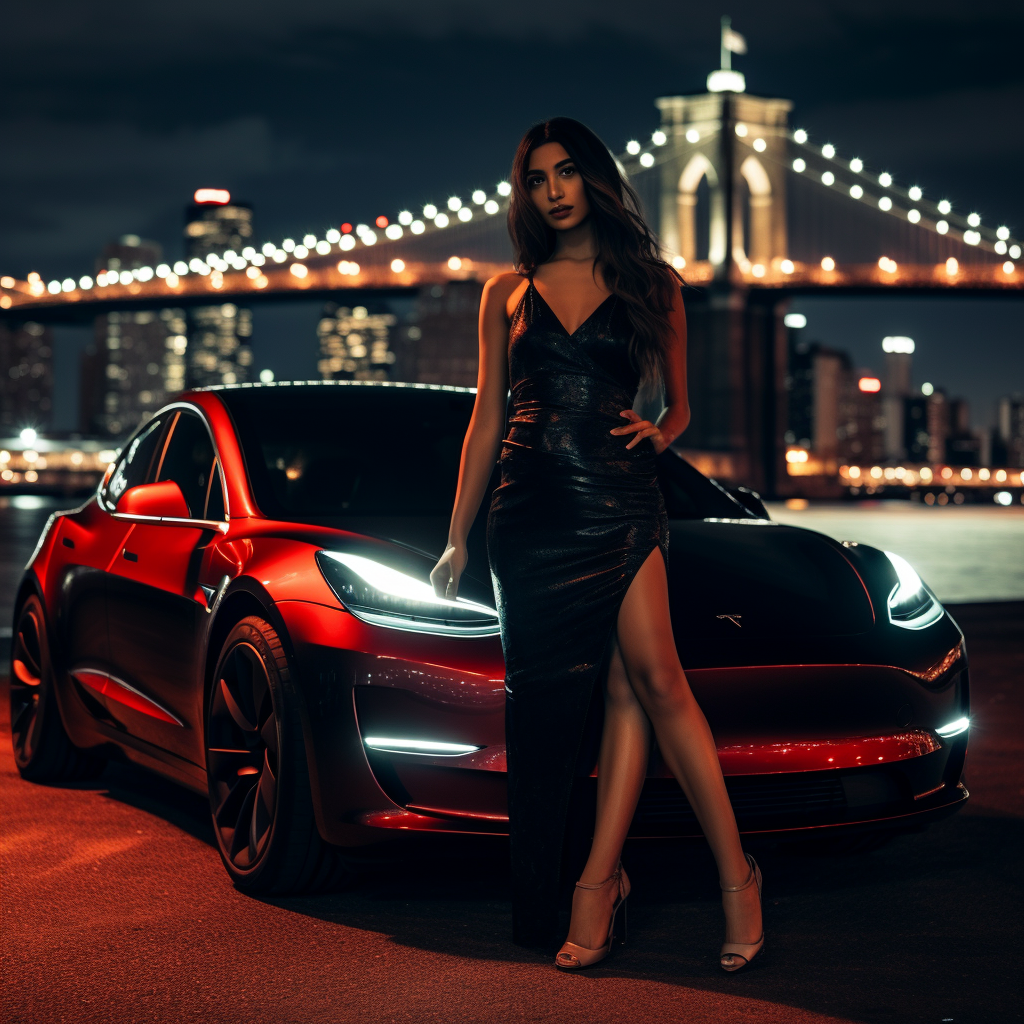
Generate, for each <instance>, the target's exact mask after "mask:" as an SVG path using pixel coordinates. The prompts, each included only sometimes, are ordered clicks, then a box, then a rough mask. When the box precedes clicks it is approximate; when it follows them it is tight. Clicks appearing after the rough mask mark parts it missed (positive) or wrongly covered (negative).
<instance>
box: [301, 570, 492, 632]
mask: <svg viewBox="0 0 1024 1024" xmlns="http://www.w3.org/2000/svg"><path fill="white" fill-rule="evenodd" d="M316 562H317V565H318V566H319V567H320V571H321V572H322V573H323V574H324V579H326V580H327V582H328V584H329V585H330V587H331V590H333V591H334V593H335V594H336V595H337V597H338V600H339V601H341V603H342V604H343V605H344V606H345V607H346V608H347V609H348V610H349V611H350V612H351V613H352V614H353V615H354V616H355V617H356V618H357V619H362V620H363V621H364V622H372V623H373V624H374V625H377V626H389V627H391V628H392V629H407V630H412V631H413V632H417V633H443V634H446V635H448V636H494V635H496V634H497V633H498V632H499V627H498V613H497V612H496V611H495V610H494V609H493V608H488V607H487V605H483V604H476V603H475V602H474V601H467V600H466V599H465V598H463V597H457V598H456V599H455V600H454V601H450V600H448V599H447V598H444V597H438V596H437V595H436V594H435V593H434V588H433V587H432V586H431V585H430V583H429V582H427V581H425V580H420V579H417V578H416V577H415V576H410V575H409V574H408V573H404V572H400V571H399V570H398V569H392V568H391V567H390V566H388V565H384V564H383V563H382V562H376V561H374V560H373V559H372V558H365V557H363V556H362V555H351V554H348V553H347V552H343V551H318V552H317V554H316Z"/></svg>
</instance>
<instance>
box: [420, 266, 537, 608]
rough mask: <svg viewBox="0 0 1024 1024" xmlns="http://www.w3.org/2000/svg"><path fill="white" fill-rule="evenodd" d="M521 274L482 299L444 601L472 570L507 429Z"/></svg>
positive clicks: (503, 279)
mask: <svg viewBox="0 0 1024 1024" xmlns="http://www.w3.org/2000/svg"><path fill="white" fill-rule="evenodd" d="M522 280H523V279H522V278H521V277H520V276H519V275H518V274H499V275H498V276H497V277H493V278H491V280H490V281H488V282H487V284H485V285H484V290H483V295H482V296H481V298H480V367H479V370H478V373H477V391H476V403H475V404H474V406H473V415H472V417H471V418H470V421H469V429H468V430H467V431H466V440H465V441H464V442H463V445H462V461H461V463H460V465H459V485H458V488H457V489H456V492H455V507H454V509H453V510H452V521H451V526H450V527H449V530H448V544H447V546H446V548H445V552H444V554H443V555H442V556H441V558H440V560H439V561H438V563H437V565H436V566H435V567H434V570H433V571H432V572H431V574H430V582H431V583H432V584H433V586H434V593H435V594H437V595H438V597H445V596H447V597H449V598H454V597H455V595H456V594H457V593H458V589H459V577H460V576H461V575H462V572H463V570H464V569H465V568H466V561H467V558H468V554H467V551H466V539H467V537H468V536H469V529H470V527H471V526H472V525H473V520H474V519H475V518H476V514H477V512H478V510H479V508H480V502H481V500H482V499H483V496H484V492H485V491H486V490H487V485H488V483H489V481H490V479H491V472H492V471H493V469H494V463H495V462H496V461H497V458H498V450H499V449H500V447H501V441H502V435H503V432H504V428H505V402H506V398H507V395H508V316H507V313H506V304H507V302H508V299H509V296H510V295H511V294H512V292H513V291H515V289H516V288H517V287H518V286H519V284H521V283H522Z"/></svg>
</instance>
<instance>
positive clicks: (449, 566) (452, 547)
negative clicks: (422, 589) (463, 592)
mask: <svg viewBox="0 0 1024 1024" xmlns="http://www.w3.org/2000/svg"><path fill="white" fill-rule="evenodd" d="M468 561H469V553H468V552H467V551H466V546H465V545H464V544H453V543H451V542H450V541H449V543H448V547H446V548H445V549H444V554H443V555H442V556H441V557H440V558H439V559H438V561H437V565H435V566H434V568H433V569H432V570H431V572H430V582H431V585H432V586H433V588H434V594H435V595H436V596H437V597H446V598H448V600H449V601H454V600H455V597H456V595H457V594H458V592H459V577H460V576H461V575H462V573H463V570H464V569H465V568H466V563H467V562H468Z"/></svg>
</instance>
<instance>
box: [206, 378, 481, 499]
mask: <svg viewBox="0 0 1024 1024" xmlns="http://www.w3.org/2000/svg"><path fill="white" fill-rule="evenodd" d="M219 397H220V398H221V399H222V400H223V402H224V404H225V405H226V406H227V408H228V411H229V412H230V413H231V416H232V418H233V419H234V421H235V425H236V428H237V430H238V434H239V440H240V442H241V445H242V451H243V454H244V456H245V463H246V469H247V470H248V473H249V481H250V484H251V486H252V490H253V497H254V498H255V499H256V503H257V505H258V506H259V508H260V510H261V511H262V512H263V513H264V515H267V516H270V517H272V518H275V519H305V518H310V517H314V518H316V517H332V518H333V517H336V516H353V517H354V516H438V515H440V516H447V515H450V514H451V510H452V504H453V502H454V500H455V485H456V483H457V481H458V476H459V459H460V456H461V454H462V442H463V440H464V438H465V436H466V427H467V426H468V425H469V417H470V414H471V413H472V411H473V399H474V395H473V394H472V393H470V392H465V391H455V390H440V389H429V388H416V387H381V386H368V385H362V386H360V385H344V384H325V385H294V386H287V385H276V386H272V387H254V388H237V389H236V388H227V389H224V390H223V391H220V392H219Z"/></svg>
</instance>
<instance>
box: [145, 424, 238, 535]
mask: <svg viewBox="0 0 1024 1024" xmlns="http://www.w3.org/2000/svg"><path fill="white" fill-rule="evenodd" d="M214 476H216V477H217V487H218V488H219V487H220V475H219V472H218V471H217V467H216V456H215V454H214V451H213V442H212V441H211V440H210V432H209V431H208V430H207V429H206V424H205V423H203V421H202V420H201V419H200V418H199V416H197V415H196V414H195V413H194V412H189V411H188V410H187V409H182V410H181V411H180V412H179V413H178V418H177V420H176V421H175V423H174V426H173V427H172V429H171V439H170V441H168V443H167V448H166V449H165V451H164V457H163V461H162V463H161V464H160V469H159V472H158V473H157V480H158V481H160V480H173V481H174V482H175V483H176V484H177V485H178V486H179V487H180V488H181V493H182V494H183V495H184V497H185V504H186V505H188V514H189V518H191V519H205V518H206V511H207V498H208V497H209V495H210V492H211V490H212V488H211V484H212V482H213V480H212V478H213V477H214ZM222 501H223V499H222ZM220 518H221V519H223V518H224V513H223V508H222V511H221V515H220Z"/></svg>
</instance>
